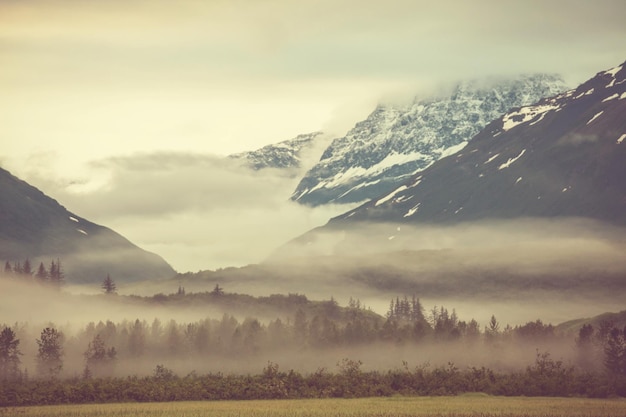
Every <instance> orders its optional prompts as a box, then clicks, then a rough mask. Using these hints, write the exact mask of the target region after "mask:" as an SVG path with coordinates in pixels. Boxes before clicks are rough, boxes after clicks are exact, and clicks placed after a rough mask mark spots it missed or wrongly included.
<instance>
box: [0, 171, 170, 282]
mask: <svg viewBox="0 0 626 417" xmlns="http://www.w3.org/2000/svg"><path fill="white" fill-rule="evenodd" d="M0 194H1V195H2V199H0V260H3V261H9V262H11V263H15V262H23V261H24V260H26V259H29V260H30V263H31V264H32V265H34V268H36V266H37V265H38V263H39V262H43V263H44V264H45V265H46V266H48V264H49V263H50V262H51V261H53V260H54V261H56V260H57V259H59V260H60V261H61V262H62V267H63V269H64V272H65V279H66V281H67V282H70V283H84V282H101V281H102V280H103V279H104V277H106V275H107V274H111V276H113V277H115V279H116V280H118V281H120V282H122V281H139V280H146V279H159V278H167V277H171V276H173V275H174V274H175V271H174V269H173V268H172V267H171V266H170V265H169V264H168V263H167V262H165V260H163V259H162V258H161V257H159V256H157V255H155V254H153V253H150V252H147V251H145V250H143V249H141V248H139V247H137V246H136V245H134V244H133V243H131V242H130V241H128V240H127V239H126V238H124V237H123V236H121V235H120V234H118V233H116V232H114V231H113V230H111V229H108V228H106V227H104V226H100V225H97V224H95V223H92V222H90V221H89V220H87V219H84V218H82V217H81V216H79V215H77V214H75V213H72V212H70V211H68V210H67V209H66V208H65V207H63V206H62V205H60V204H59V203H58V202H57V201H56V200H54V199H52V198H50V197H48V196H46V195H45V194H44V193H42V192H41V191H39V190H38V189H36V188H35V187H33V186H31V185H29V184H27V183H26V182H24V181H21V180H20V179H18V178H16V177H15V176H13V175H11V174H10V173H9V172H8V171H6V170H3V169H1V168H0Z"/></svg>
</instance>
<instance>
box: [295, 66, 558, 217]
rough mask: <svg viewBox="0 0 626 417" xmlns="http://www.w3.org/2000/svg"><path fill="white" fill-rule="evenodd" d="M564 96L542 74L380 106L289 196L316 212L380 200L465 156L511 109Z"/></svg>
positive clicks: (466, 84) (460, 87) (553, 79)
mask: <svg viewBox="0 0 626 417" xmlns="http://www.w3.org/2000/svg"><path fill="white" fill-rule="evenodd" d="M563 90H565V84H564V83H563V81H562V79H561V78H560V77H558V76H556V75H546V74H539V75H530V76H522V77H519V78H517V79H513V80H499V81H492V82H489V83H486V82H483V81H467V82H463V83H460V84H458V85H456V86H455V87H454V88H453V89H452V91H451V93H450V94H449V95H440V96H438V97H433V98H429V99H417V98H416V99H415V100H414V101H413V102H412V103H411V104H409V105H406V106H392V105H380V106H378V107H377V108H376V109H375V110H374V112H372V114H370V115H369V117H368V118H367V119H366V120H364V121H362V122H359V123H357V124H356V126H355V127H354V128H353V129H352V130H350V131H349V132H348V133H347V135H346V136H344V137H342V138H338V139H335V140H334V141H333V142H332V143H331V145H330V146H329V147H328V148H327V149H326V151H325V152H324V154H323V155H322V158H321V160H320V161H319V163H318V164H317V165H315V166H314V167H313V168H311V169H310V170H309V171H308V172H307V173H306V175H305V176H304V178H303V179H302V180H301V182H300V184H299V185H298V186H297V188H296V190H295V191H294V193H293V195H292V197H291V198H292V200H294V201H298V202H300V203H303V204H307V205H312V206H317V205H321V204H326V203H354V202H361V201H365V200H369V199H371V198H375V197H377V196H378V195H380V194H382V193H384V192H386V191H389V190H392V189H394V188H395V187H397V186H398V185H400V184H402V183H403V182H404V181H406V180H407V179H408V178H409V177H410V176H411V175H412V174H413V173H415V172H416V171H417V170H422V169H424V168H426V167H427V166H429V165H430V164H432V163H433V162H435V161H436V160H438V159H440V158H442V157H444V156H446V155H450V154H452V153H454V152H456V151H459V150H460V149H462V148H463V147H464V146H465V145H466V144H467V141H468V140H469V139H471V138H472V137H473V136H474V135H475V134H477V133H478V132H479V131H480V130H481V129H483V128H484V127H485V126H486V125H487V123H489V122H490V121H492V120H493V119H495V118H496V117H499V116H500V115H502V114H503V113H505V112H506V111H508V110H509V109H511V108H513V107H516V106H522V105H527V104H531V103H533V102H535V101H537V100H539V99H540V98H542V97H546V96H551V95H554V94H556V93H559V92H561V91H563Z"/></svg>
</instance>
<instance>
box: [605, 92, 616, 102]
mask: <svg viewBox="0 0 626 417" xmlns="http://www.w3.org/2000/svg"><path fill="white" fill-rule="evenodd" d="M618 97H619V94H618V93H615V94H613V95H610V96H608V97H607V98H605V99H604V100H602V102H603V103H605V102H607V101H609V100H615V99H616V98H618Z"/></svg>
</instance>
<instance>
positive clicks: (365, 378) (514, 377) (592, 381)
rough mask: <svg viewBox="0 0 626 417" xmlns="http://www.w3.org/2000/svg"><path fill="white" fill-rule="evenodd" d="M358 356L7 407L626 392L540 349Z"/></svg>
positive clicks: (169, 378)
mask: <svg viewBox="0 0 626 417" xmlns="http://www.w3.org/2000/svg"><path fill="white" fill-rule="evenodd" d="M362 365H363V363H362V362H361V361H360V360H354V359H349V358H344V359H342V360H340V361H339V362H338V363H337V365H336V366H337V369H336V370H335V371H334V372H332V371H328V370H327V369H325V368H319V369H317V371H315V372H312V373H308V374H302V373H300V372H297V371H294V370H289V371H287V372H283V371H281V370H280V368H279V365H278V364H276V363H273V362H268V363H267V366H266V367H264V368H263V370H262V371H261V372H260V373H259V374H256V375H235V374H230V375H224V374H222V373H216V374H205V375H198V374H196V373H195V372H191V373H189V374H187V375H186V376H184V377H179V376H178V375H176V374H175V373H174V372H173V371H172V370H170V369H168V368H166V367H165V366H163V365H157V366H156V368H155V369H154V372H153V374H152V375H150V376H145V377H138V376H130V377H124V378H91V377H87V378H85V377H83V378H78V377H74V378H69V379H50V380H38V379H26V380H22V381H19V382H15V381H13V382H9V383H4V384H0V404H2V405H5V406H26V405H48V404H68V403H71V404H80V403H120V402H163V401H206V400H253V399H254V400H257V399H277V398H289V399H297V398H358V397H381V396H394V395H405V396H417V395H421V396H426V395H427V396H440V395H457V394H461V393H466V392H483V393H486V394H490V395H504V396H559V397H569V396H580V397H602V398H604V397H610V396H616V395H621V396H626V378H625V377H624V376H623V375H619V376H615V375H607V374H597V373H595V374H594V373H589V372H584V371H581V370H580V369H578V368H575V367H573V366H565V365H564V364H563V363H562V362H561V361H558V360H554V359H552V358H551V357H550V355H549V354H548V353H541V352H537V355H536V359H535V362H534V363H532V364H529V365H528V366H527V367H526V368H525V369H523V370H520V371H516V372H509V373H502V372H496V371H493V370H491V369H489V368H485V367H480V368H477V367H468V368H467V369H459V368H458V367H456V366H455V365H454V364H453V363H448V364H447V365H443V366H439V367H435V368H431V367H429V366H428V365H420V366H416V367H413V368H412V367H409V365H408V363H406V362H404V363H403V366H402V367H400V368H396V369H391V370H388V371H384V372H380V371H364V370H363V369H362Z"/></svg>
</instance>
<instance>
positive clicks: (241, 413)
mask: <svg viewBox="0 0 626 417" xmlns="http://www.w3.org/2000/svg"><path fill="white" fill-rule="evenodd" d="M0 416H2V417H9V416H10V417H13V416H20V417H105V416H106V417H121V416H133V417H166V416H167V417H200V416H202V417H212V416H215V417H217V416H219V417H247V416H250V417H264V416H275V417H283V416H284V417H287V416H289V417H298V416H307V417H308V416H310V417H317V416H319V417H356V416H359V417H361V416H363V417H368V416H371V417H400V416H407V417H408V416H448V417H466V416H467V417H470V416H482V417H504V416H507V417H508V416H523V417H535V416H536V417H557V416H558V417H566V416H567V417H577V416H593V417H609V416H611V417H617V416H626V399H608V400H606V399H584V398H545V397H533V398H530V397H492V396H487V395H484V394H466V395H461V396H456V397H390V398H361V399H319V400H259V401H214V402H213V401H210V402H169V403H125V404H89V405H60V406H40V407H12V408H0Z"/></svg>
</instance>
